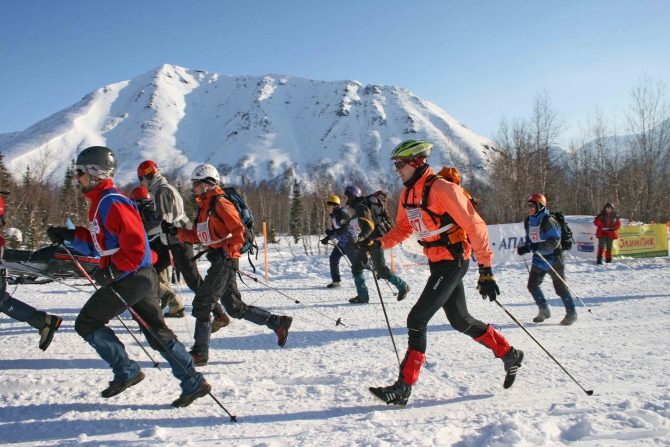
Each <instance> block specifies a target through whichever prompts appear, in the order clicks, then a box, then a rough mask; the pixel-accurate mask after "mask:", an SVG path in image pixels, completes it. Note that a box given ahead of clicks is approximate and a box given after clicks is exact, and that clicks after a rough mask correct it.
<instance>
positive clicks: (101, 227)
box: [72, 179, 152, 277]
mask: <svg viewBox="0 0 670 447" xmlns="http://www.w3.org/2000/svg"><path fill="white" fill-rule="evenodd" d="M84 196H85V197H86V198H87V199H89V200H90V201H91V207H90V208H89V210H88V221H89V228H84V227H77V228H76V229H75V233H74V240H73V241H72V247H74V249H75V250H78V251H79V252H81V253H82V254H85V255H87V256H93V255H95V254H96V253H97V254H99V255H100V268H105V267H109V265H110V263H112V264H114V266H115V267H116V268H117V269H118V270H120V271H122V272H124V273H123V275H121V277H123V276H126V275H128V274H129V273H131V272H135V271H137V270H139V269H141V268H144V267H148V266H150V265H152V262H151V261H152V259H151V249H150V248H149V239H148V238H147V234H146V232H145V231H144V225H143V224H142V218H141V217H140V213H139V212H138V211H137V207H136V206H135V204H134V203H133V201H132V200H130V199H129V198H128V197H126V196H125V195H124V194H123V193H122V192H121V191H119V190H118V189H115V188H114V183H113V182H112V179H107V180H103V181H101V182H100V183H98V184H97V185H95V187H94V188H93V189H92V190H90V191H89V192H87V193H85V194H84ZM94 238H95V239H94Z"/></svg>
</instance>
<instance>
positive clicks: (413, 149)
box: [391, 140, 433, 160]
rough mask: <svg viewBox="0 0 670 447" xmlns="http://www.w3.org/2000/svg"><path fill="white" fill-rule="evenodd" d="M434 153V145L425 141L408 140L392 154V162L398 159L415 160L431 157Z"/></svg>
mask: <svg viewBox="0 0 670 447" xmlns="http://www.w3.org/2000/svg"><path fill="white" fill-rule="evenodd" d="M432 151H433V143H429V142H428V141H423V140H407V141H403V142H402V143H400V144H399V145H397V146H396V147H395V149H393V153H391V160H397V159H406V160H407V159H410V160H411V159H414V158H420V157H424V158H425V157H430V153H431V152H432Z"/></svg>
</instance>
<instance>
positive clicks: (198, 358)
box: [189, 351, 209, 366]
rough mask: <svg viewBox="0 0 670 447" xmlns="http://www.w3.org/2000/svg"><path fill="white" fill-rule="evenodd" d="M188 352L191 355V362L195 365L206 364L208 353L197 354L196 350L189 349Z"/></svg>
mask: <svg viewBox="0 0 670 447" xmlns="http://www.w3.org/2000/svg"><path fill="white" fill-rule="evenodd" d="M189 354H191V357H193V364H194V365H195V366H207V362H209V353H206V354H198V353H197V352H193V351H189Z"/></svg>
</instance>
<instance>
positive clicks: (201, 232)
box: [195, 217, 233, 247]
mask: <svg viewBox="0 0 670 447" xmlns="http://www.w3.org/2000/svg"><path fill="white" fill-rule="evenodd" d="M195 230H196V233H197V235H198V240H199V241H200V243H201V244H202V245H204V246H205V247H206V246H208V245H212V244H218V243H219V242H223V241H225V240H226V239H228V238H230V237H233V235H232V234H229V235H228V236H226V237H224V238H223V239H217V240H215V241H213V240H212V237H211V236H210V234H209V217H208V218H207V220H206V221H205V222H199V223H198V224H196V226H195Z"/></svg>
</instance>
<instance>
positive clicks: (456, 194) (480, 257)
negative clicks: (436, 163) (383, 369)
mask: <svg viewBox="0 0 670 447" xmlns="http://www.w3.org/2000/svg"><path fill="white" fill-rule="evenodd" d="M432 148H433V145H432V144H431V143H429V142H427V141H422V140H409V141H405V142H403V143H401V144H399V145H398V146H396V148H395V149H393V153H392V155H391V159H392V160H393V161H394V164H395V170H396V172H397V173H398V176H399V177H400V179H401V180H402V183H403V185H404V188H403V190H402V192H401V194H400V206H399V207H398V215H397V219H396V220H397V225H396V227H395V228H393V229H392V230H391V231H390V232H389V233H388V234H386V235H383V236H381V237H380V238H379V239H377V240H376V241H374V242H373V245H375V246H381V248H384V249H390V248H392V247H394V246H395V245H397V244H399V243H401V242H402V241H404V240H406V239H408V238H409V237H410V236H411V235H412V234H413V233H415V234H416V235H417V236H418V237H419V240H420V244H421V245H422V246H423V253H424V254H425V255H426V257H427V258H428V261H429V268H430V276H429V277H428V282H427V283H426V287H425V288H424V289H423V291H422V292H421V295H420V296H419V299H418V300H417V301H416V304H415V305H414V306H413V307H412V310H411V311H410V312H409V315H408V316H407V327H408V329H409V337H408V345H409V346H408V348H407V352H406V354H405V358H404V360H403V361H402V363H401V366H400V373H399V375H398V380H397V381H396V382H395V383H394V384H393V385H391V386H387V387H373V388H370V392H371V393H372V395H373V396H375V397H377V398H378V399H380V400H382V401H384V402H386V403H387V404H395V405H399V406H403V405H405V404H407V401H408V399H409V397H410V395H411V392H412V385H414V383H415V382H416V381H417V379H418V378H419V373H420V370H421V365H422V364H423V363H424V361H425V358H426V345H427V338H426V328H427V326H428V322H429V321H430V319H431V318H432V317H433V315H435V313H436V312H437V311H438V310H440V308H441V309H442V310H443V311H444V312H445V314H446V316H447V319H448V320H449V323H450V324H451V326H452V327H453V328H454V329H456V330H457V331H459V332H462V333H464V334H465V335H467V336H469V337H472V339H473V340H474V341H477V342H479V343H480V344H482V345H483V346H485V347H487V348H489V349H490V350H491V351H492V352H493V354H494V355H495V357H497V358H500V359H501V360H502V362H503V365H504V368H505V371H506V376H505V380H504V383H503V387H504V388H509V387H510V386H512V384H513V383H514V380H515V378H516V374H517V371H518V369H519V367H520V366H521V362H522V360H523V357H524V354H523V352H522V351H519V350H516V349H515V348H513V347H512V346H510V344H509V342H508V341H507V340H506V339H505V337H503V336H502V335H501V334H500V333H499V332H498V331H496V330H495V329H493V326H491V325H490V324H486V323H483V322H482V321H479V320H477V319H475V318H474V317H473V316H472V315H470V313H469V312H468V307H467V303H466V298H465V288H464V286H463V277H464V276H465V273H466V272H467V270H468V266H469V264H470V261H469V259H470V256H471V252H472V251H474V253H475V254H476V255H477V261H478V263H479V281H478V289H479V293H480V294H481V296H482V298H484V299H486V298H488V299H489V300H491V301H494V300H495V299H496V296H497V295H499V294H500V291H499V289H498V286H497V285H496V282H495V278H494V276H493V272H492V271H491V259H492V258H493V252H492V251H491V249H490V248H489V238H488V231H487V229H486V223H485V222H484V221H483V220H482V218H481V217H480V216H479V214H478V213H477V211H476V210H475V208H474V206H473V205H472V203H471V201H470V198H469V196H468V195H466V192H465V190H464V189H463V188H462V187H460V186H459V185H457V184H456V183H452V182H450V181H448V180H446V179H444V178H441V177H438V176H435V175H434V174H433V170H432V169H431V168H430V166H429V165H428V164H427V163H426V159H427V157H428V156H430V154H431V151H432ZM427 182H429V183H428V185H430V186H428V187H427V186H426V183H427ZM425 188H428V191H425ZM424 193H427V195H426V197H424Z"/></svg>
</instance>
